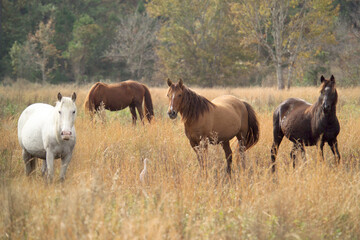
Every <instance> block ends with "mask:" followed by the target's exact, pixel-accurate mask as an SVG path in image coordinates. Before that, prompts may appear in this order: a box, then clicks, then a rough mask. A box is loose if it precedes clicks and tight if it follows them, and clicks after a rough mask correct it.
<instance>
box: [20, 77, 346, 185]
mask: <svg viewBox="0 0 360 240" xmlns="http://www.w3.org/2000/svg"><path fill="white" fill-rule="evenodd" d="M320 81H321V87H320V96H319V98H318V100H317V101H316V102H315V103H314V104H310V103H308V102H306V101H304V100H302V99H298V98H289V99H287V100H285V101H284V102H282V103H281V104H280V105H279V106H278V107H277V108H276V109H275V111H274V114H273V139H274V140H273V144H272V148H271V160H272V172H275V167H276V164H275V160H276V155H277V152H278V149H279V146H280V143H281V141H282V139H283V137H284V136H285V137H287V138H288V139H289V140H290V141H291V142H293V148H292V150H291V152H290V157H291V159H292V160H293V166H294V167H295V152H296V151H297V150H299V149H300V150H301V153H302V156H303V158H304V159H305V149H304V147H305V146H313V145H318V146H319V147H320V150H321V156H322V158H324V154H323V148H324V145H325V143H328V144H329V146H330V149H331V151H332V152H333V154H334V156H335V158H336V160H337V161H336V162H337V163H339V162H340V153H339V150H338V143H337V135H338V134H339V132H340V125H339V121H338V119H337V117H336V104H337V99H338V94H337V90H336V83H335V78H334V76H333V75H332V76H331V78H330V79H325V78H324V77H323V76H321V78H320ZM167 84H168V86H169V88H168V91H167V97H168V101H169V106H168V112H167V114H168V116H169V118H171V119H175V118H176V117H177V115H178V114H180V115H181V118H182V122H183V123H184V127H185V134H186V137H187V138H188V139H189V142H190V145H191V147H192V148H193V149H194V150H195V152H196V155H197V158H198V161H199V165H200V167H201V168H205V167H206V166H205V162H204V157H203V154H201V151H203V150H204V148H205V152H206V150H207V142H209V143H211V144H221V146H222V148H223V150H224V152H225V158H226V161H227V168H226V171H227V173H228V175H229V176H230V177H231V163H232V150H231V148H230V140H231V139H233V138H234V137H236V139H237V140H238V143H239V144H238V146H239V151H240V153H241V156H244V152H245V151H246V150H247V149H249V148H251V147H252V146H254V145H255V144H256V143H257V142H258V141H259V132H260V131H259V121H258V119H257V116H256V113H255V111H254V109H253V107H252V106H251V105H250V104H249V103H247V102H245V101H243V100H240V99H238V98H236V97H234V96H231V95H223V96H220V97H217V98H215V99H213V100H212V101H209V100H208V99H206V98H205V97H203V96H201V95H199V94H197V93H196V92H194V91H193V90H191V89H190V88H188V87H186V86H185V85H184V83H183V81H182V80H181V79H180V80H179V81H178V82H177V83H173V82H172V81H171V80H170V79H167ZM57 99H58V101H57V103H56V105H55V107H54V106H51V105H48V104H43V103H35V104H32V105H30V106H29V107H27V108H26V109H25V110H24V111H23V112H22V114H21V115H20V118H19V121H18V139H19V143H20V146H21V148H22V156H23V160H24V163H25V171H26V174H27V175H30V174H31V172H33V171H34V169H35V165H36V164H35V163H36V162H35V160H36V158H40V159H43V167H42V174H43V175H44V176H45V175H46V176H47V179H48V180H49V181H52V179H53V175H54V167H53V166H54V159H56V158H61V161H62V164H61V171H60V180H62V181H63V180H64V179H65V173H66V169H67V166H68V164H69V162H70V160H71V156H72V151H73V149H74V146H75V142H76V133H75V127H74V122H75V118H76V113H77V109H76V105H75V101H76V94H75V93H73V95H72V96H71V97H63V96H62V95H61V94H60V93H59V94H58V96H57ZM143 102H144V111H143V110H142V105H143ZM84 106H85V110H86V112H88V113H89V114H90V115H93V114H94V113H96V112H97V111H99V110H101V106H103V107H104V108H105V109H108V110H110V111H117V110H121V109H124V108H126V107H129V108H130V112H131V114H132V121H133V124H136V120H137V114H136V109H137V111H138V113H139V116H140V119H141V121H143V119H144V117H146V118H147V120H148V121H149V122H151V120H152V119H153V117H154V110H153V104H152V99H151V94H150V91H149V89H148V88H147V87H146V86H145V85H144V84H141V83H139V82H136V81H132V80H128V81H124V82H121V83H116V84H105V83H100V82H98V83H96V84H94V85H93V86H92V87H91V88H90V90H89V92H88V95H87V97H86V99H85V103H84ZM201 143H205V144H202V145H201ZM200 146H203V147H204V148H202V147H200Z"/></svg>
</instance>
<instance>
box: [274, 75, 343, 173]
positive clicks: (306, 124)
mask: <svg viewBox="0 0 360 240" xmlns="http://www.w3.org/2000/svg"><path fill="white" fill-rule="evenodd" d="M320 80H321V87H320V97H319V99H318V100H317V102H316V103H314V104H313V105H311V104H310V103H308V102H305V101H304V100H302V99H298V98H289V99H287V100H286V101H284V102H283V103H281V104H280V105H279V106H278V107H277V108H276V110H275V112H274V115H273V127H274V131H273V133H274V143H273V145H272V148H271V160H272V164H273V165H272V171H273V172H274V171H275V159H276V155H277V151H278V148H279V145H280V143H281V140H282V139H283V137H284V136H286V137H287V138H288V139H289V140H290V141H292V142H293V143H294V145H293V148H292V150H291V152H290V157H291V158H292V160H293V166H294V167H295V151H296V150H297V149H300V150H301V153H302V156H303V158H304V159H305V149H304V146H313V145H316V144H318V142H319V140H320V150H321V156H322V159H324V152H323V148H324V144H325V142H327V143H328V144H329V146H330V149H331V151H332V152H333V154H334V156H335V153H336V155H337V156H335V157H336V158H337V163H339V162H340V154H339V150H338V143H337V139H336V137H337V135H338V134H339V132H340V124H339V121H338V119H337V117H336V103H337V99H338V94H337V91H336V88H335V78H334V76H333V75H332V76H331V78H330V80H327V79H325V78H324V77H323V76H321V79H320Z"/></svg>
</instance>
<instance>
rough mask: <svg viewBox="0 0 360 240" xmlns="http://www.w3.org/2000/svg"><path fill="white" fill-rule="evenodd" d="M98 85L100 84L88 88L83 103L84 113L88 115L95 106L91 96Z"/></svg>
mask: <svg viewBox="0 0 360 240" xmlns="http://www.w3.org/2000/svg"><path fill="white" fill-rule="evenodd" d="M100 84H101V83H99V82H97V83H95V84H94V85H92V87H91V88H90V90H89V92H88V94H87V96H86V98H85V102H84V108H85V113H89V114H90V115H91V114H92V113H94V111H95V104H94V100H93V94H94V90H95V89H96V88H98V87H99V85H100Z"/></svg>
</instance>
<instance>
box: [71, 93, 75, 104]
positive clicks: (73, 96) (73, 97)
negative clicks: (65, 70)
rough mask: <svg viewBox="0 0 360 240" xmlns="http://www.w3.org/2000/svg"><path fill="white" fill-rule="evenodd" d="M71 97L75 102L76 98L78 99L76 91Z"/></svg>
mask: <svg viewBox="0 0 360 240" xmlns="http://www.w3.org/2000/svg"><path fill="white" fill-rule="evenodd" d="M71 99H72V100H73V102H75V100H76V93H75V92H73V94H72V95H71Z"/></svg>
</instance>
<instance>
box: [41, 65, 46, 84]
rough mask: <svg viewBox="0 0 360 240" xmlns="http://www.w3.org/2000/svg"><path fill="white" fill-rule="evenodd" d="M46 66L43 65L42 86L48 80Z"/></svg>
mask: <svg viewBox="0 0 360 240" xmlns="http://www.w3.org/2000/svg"><path fill="white" fill-rule="evenodd" d="M45 68H46V67H45V64H42V65H41V75H42V84H45V83H46V81H47V79H46V69H45Z"/></svg>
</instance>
